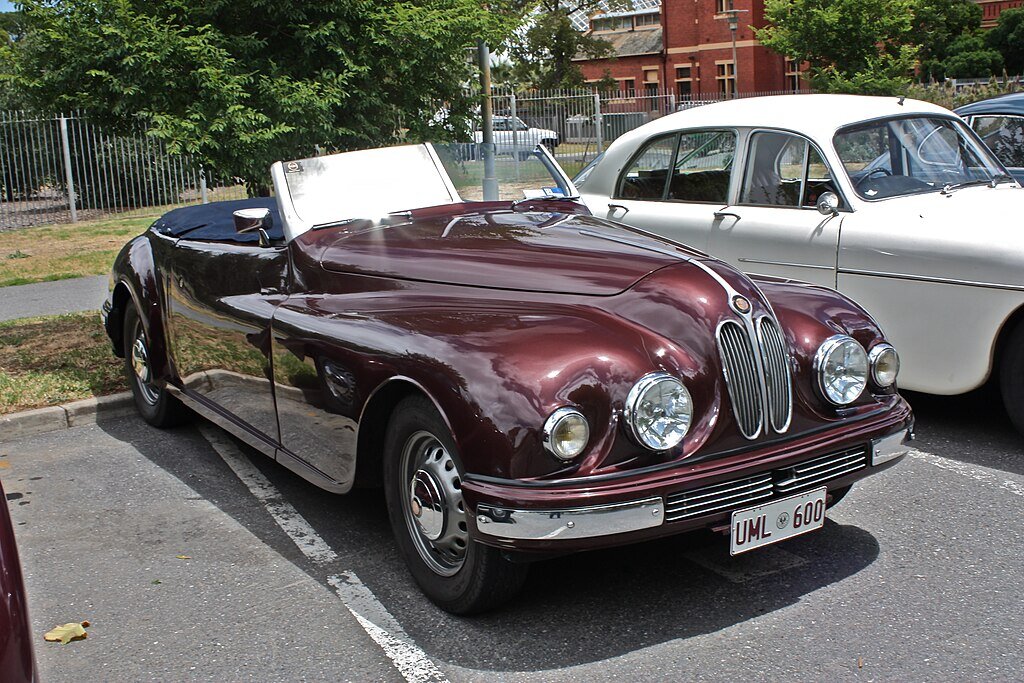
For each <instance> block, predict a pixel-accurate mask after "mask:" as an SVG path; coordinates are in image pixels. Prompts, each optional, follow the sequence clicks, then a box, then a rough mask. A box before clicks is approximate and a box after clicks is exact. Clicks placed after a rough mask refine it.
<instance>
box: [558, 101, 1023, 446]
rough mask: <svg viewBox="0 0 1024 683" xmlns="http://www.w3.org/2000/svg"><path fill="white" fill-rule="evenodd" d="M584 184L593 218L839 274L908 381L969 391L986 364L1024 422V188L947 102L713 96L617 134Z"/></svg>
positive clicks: (823, 275) (909, 385) (754, 268)
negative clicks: (896, 355) (882, 333)
mask: <svg viewBox="0 0 1024 683" xmlns="http://www.w3.org/2000/svg"><path fill="white" fill-rule="evenodd" d="M576 185H577V186H578V187H579V190H580V193H581V196H582V199H583V201H584V202H585V203H586V204H587V206H588V207H589V208H590V210H591V211H592V212H593V213H594V214H595V215H597V216H602V217H607V218H610V219H614V220H616V221H620V222H624V223H628V224H630V225H634V226H637V227H640V228H644V229H646V230H649V231H651V232H654V233H657V234H659V235H663V236H665V237H668V238H670V239H673V240H676V241H678V242H682V243H686V244H688V245H690V246H692V247H696V248H699V249H703V250H705V251H707V252H709V253H711V254H713V255H715V256H717V257H719V258H721V259H723V260H725V261H728V262H730V263H732V264H733V265H735V266H737V267H739V268H740V269H742V270H744V271H746V272H748V273H751V274H760V275H770V276H776V277H781V278H786V279H793V280H803V281H806V282H809V283H813V284H817V285H823V286H827V287H832V288H835V289H838V290H839V291H841V292H842V293H844V294H846V295H847V296H850V297H852V298H853V299H854V300H856V301H857V302H858V303H860V304H861V305H862V306H864V308H866V309H867V310H868V311H870V312H871V314H872V315H874V316H875V318H876V319H877V320H878V321H879V323H881V325H882V327H883V329H884V330H885V333H886V336H887V337H888V338H889V339H890V340H891V341H892V343H893V344H894V345H895V346H896V348H897V349H899V352H900V356H901V357H902V359H903V368H902V369H901V371H900V386H901V387H903V388H905V389H912V390H915V391H922V392H926V393H931V394H959V393H964V392H967V391H970V390H972V389H974V388H976V387H979V386H981V385H982V384H984V383H985V382H986V381H987V380H988V379H989V378H990V377H993V376H994V377H995V378H997V380H998V382H999V384H1000V388H1001V390H1002V395H1003V399H1004V402H1005V405H1006V409H1007V411H1008V412H1009V414H1010V417H1011V419H1012V420H1013V421H1014V423H1015V424H1016V426H1017V427H1018V428H1019V429H1020V430H1021V431H1022V432H1024V192H1022V191H1021V188H1020V186H1019V185H1017V183H1015V182H1014V181H1013V179H1012V178H1011V177H1010V176H1008V175H1007V174H1006V169H1005V168H1004V167H1003V166H1002V165H1001V164H1000V162H999V161H998V160H997V159H996V158H995V157H994V156H993V155H992V153H991V152H990V151H989V150H988V148H986V147H985V146H984V144H983V143H982V142H981V141H980V140H979V139H978V137H977V135H975V134H974V132H972V131H971V130H970V128H968V127H967V126H966V125H965V124H964V122H963V121H962V120H961V119H959V118H958V117H957V116H956V115H955V114H953V113H952V112H950V111H948V110H946V109H943V108H941V107H937V106H935V105H932V104H928V103H925V102H918V101H914V100H907V99H904V98H896V97H891V98H888V97H884V98H883V97H858V96H852V95H800V96H778V97H760V98H749V99H741V100H732V101H728V102H722V103H717V104H710V105H706V106H701V107H695V108H693V109H688V110H686V111H682V112H678V113H676V114H671V115H669V116H665V117H662V118H660V119H658V120H656V121H652V122H651V123H648V124H646V125H644V126H641V127H640V128H637V129H636V130H633V131H631V132H629V133H627V134H625V135H623V136H622V137H620V138H619V139H617V140H616V141H615V142H614V143H612V144H611V145H610V146H609V147H608V150H607V151H606V152H605V154H604V155H603V157H601V158H600V159H599V160H598V161H597V162H596V163H594V164H592V165H591V166H590V167H588V168H586V169H584V170H583V171H582V172H581V173H580V174H579V176H577V178H576ZM837 323H838V321H837Z"/></svg>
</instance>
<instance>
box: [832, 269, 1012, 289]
mask: <svg viewBox="0 0 1024 683" xmlns="http://www.w3.org/2000/svg"><path fill="white" fill-rule="evenodd" d="M838 272H839V273H840V274H842V275H864V276H866V277H886V278H892V279H894V280H909V281H911V282H934V283H937V284H940V285H961V286H964V287H984V288H987V289H1005V290H1008V291H1011V292H1024V285H1007V284H1002V283H998V282H980V281H977V280H957V279H955V278H948V277H933V276H931V275H908V274H905V273H886V272H883V271H878V270H858V269H856V268H840V269H839V270H838Z"/></svg>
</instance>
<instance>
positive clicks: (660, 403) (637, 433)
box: [625, 372, 693, 451]
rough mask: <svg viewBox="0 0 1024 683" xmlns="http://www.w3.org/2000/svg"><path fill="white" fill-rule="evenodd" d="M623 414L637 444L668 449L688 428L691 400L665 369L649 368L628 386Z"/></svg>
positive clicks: (654, 448)
mask: <svg viewBox="0 0 1024 683" xmlns="http://www.w3.org/2000/svg"><path fill="white" fill-rule="evenodd" d="M625 418H626V424H627V425H628V426H629V429H630V431H631V432H632V434H633V437H634V438H635V439H636V440H637V441H638V442H639V443H640V444H642V445H644V446H647V447H648V448H650V449H652V450H655V451H667V450H668V449H670V448H673V447H675V446H677V445H679V442H680V441H682V440H683V437H684V436H686V432H688V431H689V430H690V423H691V422H692V421H693V401H692V400H691V399H690V392H689V391H687V389H686V386H685V385H684V384H683V383H682V382H680V381H679V380H678V379H676V378H675V377H673V376H672V375H669V374H667V373H664V372H652V373H651V374H649V375H644V376H643V377H641V378H640V381H638V382H637V383H636V384H634V385H633V388H632V389H630V390H629V395H628V396H627V397H626V410H625Z"/></svg>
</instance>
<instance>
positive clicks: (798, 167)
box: [707, 131, 847, 287]
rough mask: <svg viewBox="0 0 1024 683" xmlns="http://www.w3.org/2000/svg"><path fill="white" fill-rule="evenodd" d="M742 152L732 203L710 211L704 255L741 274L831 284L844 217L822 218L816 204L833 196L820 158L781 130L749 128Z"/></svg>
mask: <svg viewBox="0 0 1024 683" xmlns="http://www.w3.org/2000/svg"><path fill="white" fill-rule="evenodd" d="M746 147H747V153H746V163H745V164H744V167H743V173H742V177H741V178H740V182H739V191H738V193H737V201H736V203H735V204H733V205H730V206H726V207H721V208H720V209H719V210H718V211H717V213H716V219H715V221H714V222H713V223H712V224H711V229H710V231H709V233H708V242H707V251H708V252H709V253H711V254H712V255H714V256H717V257H718V258H721V259H722V260H724V261H728V262H729V263H731V264H732V265H733V266H735V267H737V268H739V269H740V270H742V271H744V272H747V273H751V274H763V275H774V276H777V277H785V278H791V279H795V280H804V281H806V282H813V283H815V284H820V285H825V286H827V287H835V285H836V254H837V251H838V246H839V228H840V226H841V225H842V221H843V219H844V217H845V216H846V215H847V214H846V212H845V211H839V212H838V213H836V214H834V215H833V214H828V215H822V214H821V213H820V212H819V211H818V210H817V208H816V207H815V205H816V203H817V201H818V199H819V198H820V197H821V195H823V194H824V193H826V192H832V193H834V194H835V193H836V192H837V189H836V184H835V182H834V181H833V176H832V174H831V173H830V171H829V167H828V165H827V164H826V163H825V161H824V160H823V158H822V155H821V154H820V152H819V151H818V150H817V148H815V147H814V145H812V144H810V143H809V142H808V141H807V139H805V138H803V137H800V136H797V135H793V134H791V133H784V132H780V131H755V132H753V133H751V134H750V136H749V138H748V144H747V146H746ZM837 196H838V195H837ZM841 206H842V205H841Z"/></svg>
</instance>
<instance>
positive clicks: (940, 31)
mask: <svg viewBox="0 0 1024 683" xmlns="http://www.w3.org/2000/svg"><path fill="white" fill-rule="evenodd" d="M980 28H981V7H980V6H978V5H977V4H976V3H974V2H971V0H916V2H915V3H914V36H915V40H916V41H917V43H918V44H919V45H920V51H919V53H918V57H919V59H920V60H921V65H920V68H919V69H918V75H919V76H920V78H921V80H932V79H933V80H942V79H943V78H945V77H946V76H947V75H950V74H948V73H947V71H948V69H947V67H946V65H945V64H944V62H945V60H946V59H947V57H949V56H950V55H951V54H953V53H954V52H955V53H959V54H960V55H961V56H960V57H958V59H957V63H956V67H957V69H960V68H965V67H966V66H967V65H968V63H970V62H974V63H975V64H976V65H977V66H978V67H979V68H984V66H985V64H986V59H987V58H986V57H983V56H981V55H977V54H973V55H972V54H970V53H976V52H978V50H977V49H976V45H975V44H974V42H972V41H961V42H960V43H959V44H958V45H956V47H955V48H953V43H954V42H955V41H957V40H959V39H961V38H962V37H963V36H964V35H965V34H973V33H975V32H977V31H979V30H980ZM984 50H985V48H984V46H982V47H981V51H984ZM987 57H991V55H988V56H987ZM999 69H1002V64H1000V66H999ZM989 73H990V72H988V71H985V72H984V73H981V72H979V73H977V74H975V75H978V76H987V75H988V74H989Z"/></svg>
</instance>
